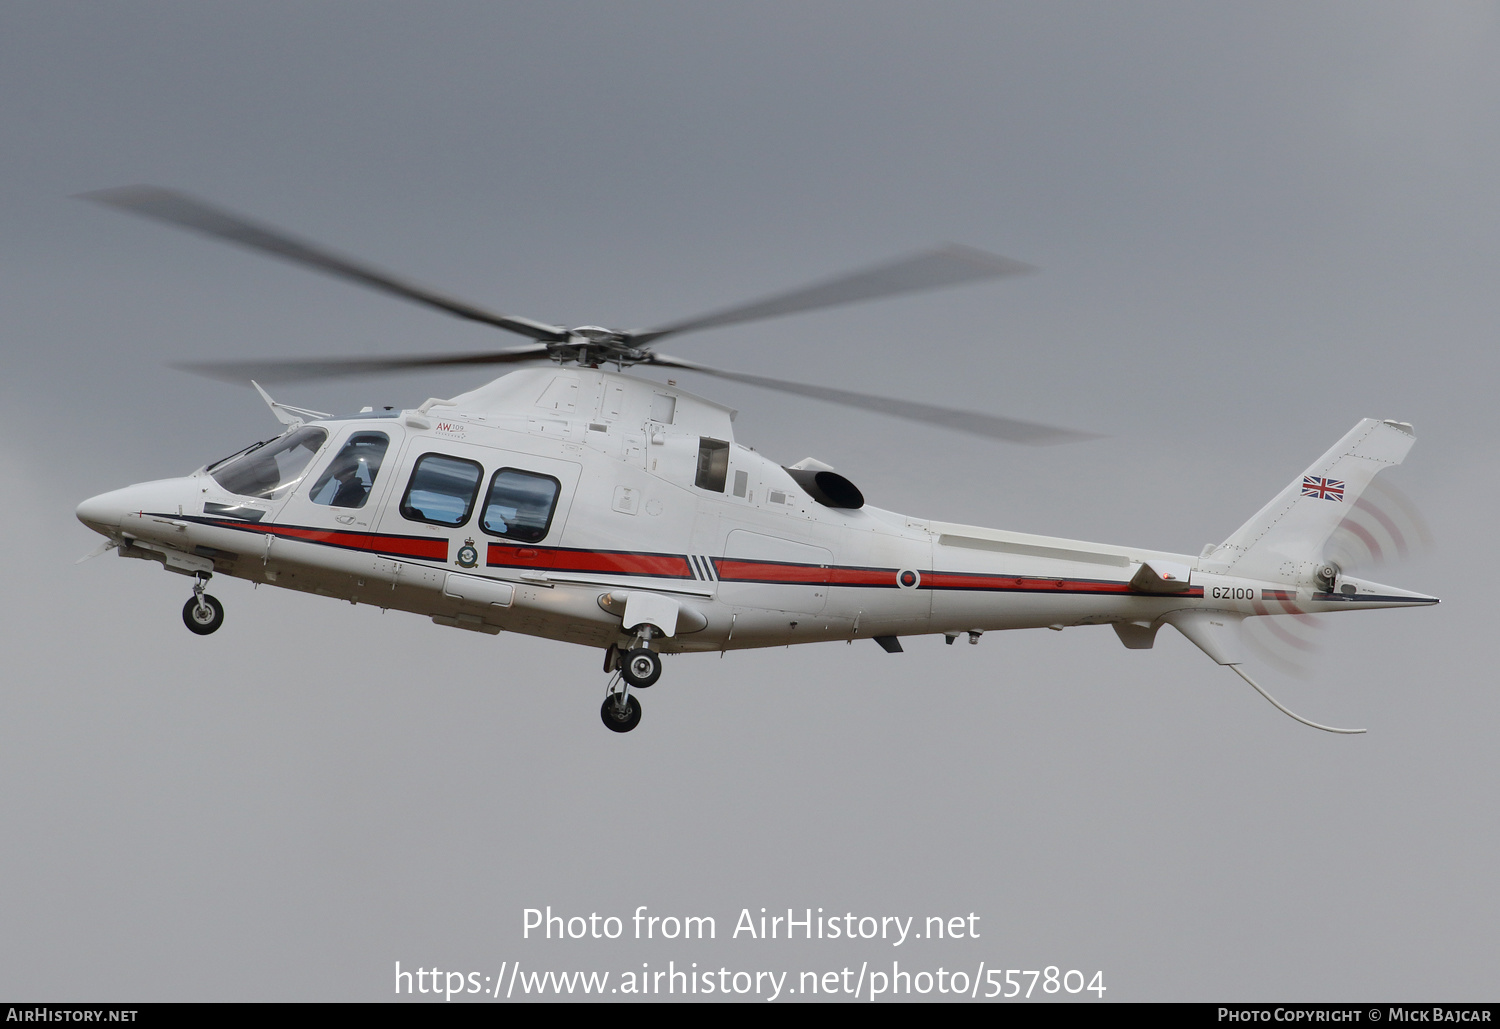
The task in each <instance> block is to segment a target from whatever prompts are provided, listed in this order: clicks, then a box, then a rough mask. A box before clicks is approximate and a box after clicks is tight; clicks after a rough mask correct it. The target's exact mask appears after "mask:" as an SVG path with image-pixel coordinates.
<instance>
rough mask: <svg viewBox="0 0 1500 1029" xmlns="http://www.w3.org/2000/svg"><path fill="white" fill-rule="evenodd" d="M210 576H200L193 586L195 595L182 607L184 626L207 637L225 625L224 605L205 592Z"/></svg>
mask: <svg viewBox="0 0 1500 1029" xmlns="http://www.w3.org/2000/svg"><path fill="white" fill-rule="evenodd" d="M207 588H208V576H207V575H199V576H198V577H197V581H196V582H195V583H194V584H193V595H192V596H191V597H189V598H188V602H187V603H186V604H184V605H182V624H184V625H186V626H187V627H188V629H189V630H191V631H192V632H195V633H197V634H198V635H199V636H207V635H208V634H209V633H211V632H214V631H216V630H217V629H218V628H219V626H221V625H223V624H224V605H223V604H221V603H219V600H218V598H217V597H212V596H209V595H208V594H207V593H205V592H204V590H206V589H207Z"/></svg>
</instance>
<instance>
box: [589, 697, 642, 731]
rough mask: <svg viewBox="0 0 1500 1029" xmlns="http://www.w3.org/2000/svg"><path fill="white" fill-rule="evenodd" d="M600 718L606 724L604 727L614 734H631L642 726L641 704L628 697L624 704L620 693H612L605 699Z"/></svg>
mask: <svg viewBox="0 0 1500 1029" xmlns="http://www.w3.org/2000/svg"><path fill="white" fill-rule="evenodd" d="M599 717H600V719H602V720H603V722H604V727H605V728H606V729H609V730H611V731H613V732H629V731H630V730H631V729H634V728H635V727H636V726H637V725H640V724H641V702H640V701H639V700H636V699H635V698H634V697H626V698H625V701H624V703H621V702H620V695H619V694H618V693H611V694H610V695H609V696H607V697H605V698H604V706H603V707H601V708H600V709H599Z"/></svg>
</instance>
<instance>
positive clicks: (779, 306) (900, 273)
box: [629, 243, 1036, 346]
mask: <svg viewBox="0 0 1500 1029" xmlns="http://www.w3.org/2000/svg"><path fill="white" fill-rule="evenodd" d="M1035 270H1036V269H1035V268H1033V267H1031V266H1030V265H1028V264H1022V263H1021V262H1020V261H1012V260H1011V259H1010V258H1008V257H1000V256H998V255H996V254H987V253H985V252H984V251H983V250H975V249H974V248H972V247H965V246H959V245H958V244H956V243H950V244H948V245H947V246H942V247H938V248H937V249H936V250H929V251H927V252H925V253H921V254H917V255H916V256H914V257H906V258H902V259H900V260H898V261H893V262H891V263H890V264H884V265H880V266H878V267H875V268H870V269H867V270H866V271H862V272H855V273H854V274H852V275H844V276H840V277H839V278H836V279H829V280H827V281H826V282H820V283H816V284H814V285H812V286H804V287H803V288H801V289H794V290H792V291H790V292H787V293H778V294H776V295H775V296H770V297H766V298H765V299H763V300H757V301H754V302H753V303H749V304H740V305H738V306H736V307H730V308H725V309H724V310H721V311H713V312H710V313H709V314H703V315H699V316H698V317H696V318H687V319H684V320H682V321H678V322H670V323H668V324H666V325H662V326H659V327H657V328H655V329H649V330H647V331H645V332H633V333H630V334H629V339H630V342H631V343H633V344H634V345H636V346H649V345H650V344H651V343H653V342H655V341H656V340H658V339H661V338H662V337H663V336H667V335H673V334H678V333H683V332H697V331H699V330H701V329H712V328H717V327H718V326H720V325H733V324H735V323H737V322H748V321H752V320H755V319H759V318H777V317H780V316H781V315H784V314H794V313H796V312H798V311H814V310H817V309H818V308H823V307H836V306H838V305H839V304H852V303H855V302H856V301H860V300H876V299H879V298H880V297H888V296H895V295H896V294H898V293H915V292H917V291H919V290H925V289H939V288H941V287H943V286H957V285H959V284H961V283H965V282H977V281H979V280H981V279H995V278H1000V277H1002V276H1009V275H1025V274H1027V273H1029V272H1033V271H1035Z"/></svg>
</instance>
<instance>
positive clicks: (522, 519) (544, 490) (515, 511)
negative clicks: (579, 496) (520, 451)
mask: <svg viewBox="0 0 1500 1029" xmlns="http://www.w3.org/2000/svg"><path fill="white" fill-rule="evenodd" d="M561 489H562V487H561V485H560V484H559V483H558V481H557V480H556V479H554V478H553V477H552V476H550V475H537V474H536V473H535V472H523V471H521V470H519V469H517V468H502V469H500V470H499V471H498V472H496V473H495V477H494V478H493V479H491V480H490V493H489V496H488V497H487V498H486V499H485V502H484V515H483V516H482V517H481V518H480V519H479V527H480V528H481V529H483V530H484V531H485V532H487V533H489V534H490V535H491V536H502V537H504V538H505V539H508V540H517V541H519V542H521V543H540V542H541V541H542V540H543V539H545V538H546V537H547V530H548V529H549V528H550V527H551V525H552V513H553V512H554V511H555V510H557V495H558V493H559V492H560V491H561Z"/></svg>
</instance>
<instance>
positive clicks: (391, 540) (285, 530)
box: [204, 519, 448, 561]
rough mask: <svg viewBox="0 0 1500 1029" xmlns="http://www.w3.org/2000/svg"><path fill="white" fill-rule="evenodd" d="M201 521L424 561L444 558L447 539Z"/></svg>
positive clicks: (226, 520)
mask: <svg viewBox="0 0 1500 1029" xmlns="http://www.w3.org/2000/svg"><path fill="white" fill-rule="evenodd" d="M204 521H206V522H207V523H208V524H209V525H216V526H218V527H219V528H222V529H239V530H241V531H244V532H258V533H260V534H261V535H263V536H283V537H285V538H287V539H294V540H302V541H303V542H305V543H321V544H323V545H324V546H330V547H342V548H343V549H345V550H368V551H369V552H371V553H372V554H391V555H394V556H396V557H410V558H417V559H420V560H424V561H446V560H448V541H447V539H438V538H433V539H428V538H424V537H421V536H386V535H382V534H380V533H375V532H348V531H346V530H342V529H313V528H309V527H307V526H303V525H276V524H274V523H273V524H271V525H265V524H263V523H260V522H241V521H236V520H234V519H222V520H220V519H204Z"/></svg>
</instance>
